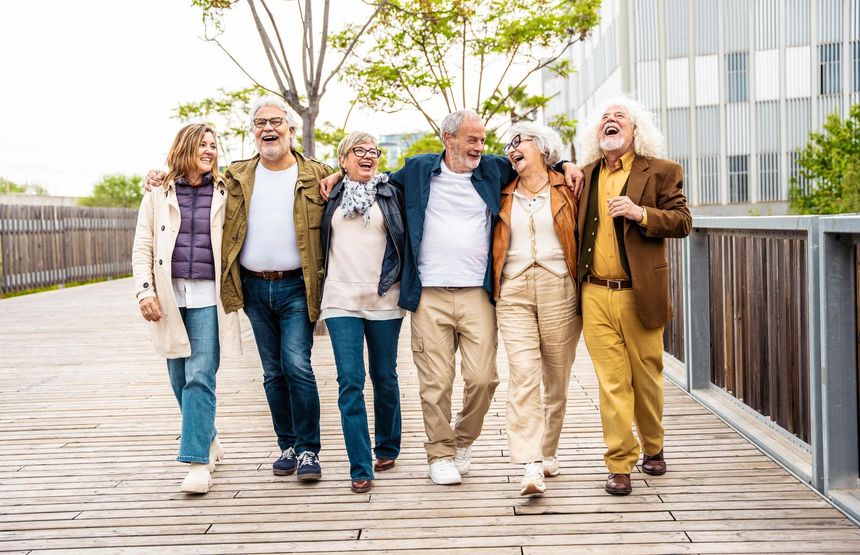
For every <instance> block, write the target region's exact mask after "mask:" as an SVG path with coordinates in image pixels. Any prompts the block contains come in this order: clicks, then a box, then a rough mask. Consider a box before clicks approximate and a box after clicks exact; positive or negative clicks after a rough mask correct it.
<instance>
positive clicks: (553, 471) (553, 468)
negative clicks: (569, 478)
mask: <svg viewBox="0 0 860 555" xmlns="http://www.w3.org/2000/svg"><path fill="white" fill-rule="evenodd" d="M559 474H561V465H560V464H559V462H558V457H550V458H548V459H544V460H543V475H544V476H546V477H547V478H555V477H556V476H558V475H559Z"/></svg>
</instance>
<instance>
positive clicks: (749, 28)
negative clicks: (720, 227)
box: [543, 0, 860, 214]
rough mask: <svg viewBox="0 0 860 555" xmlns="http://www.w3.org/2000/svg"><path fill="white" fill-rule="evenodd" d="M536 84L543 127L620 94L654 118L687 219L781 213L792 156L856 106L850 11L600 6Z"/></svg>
mask: <svg viewBox="0 0 860 555" xmlns="http://www.w3.org/2000/svg"><path fill="white" fill-rule="evenodd" d="M600 11H601V23H600V25H599V26H598V27H596V28H595V29H594V30H593V31H592V34H591V36H590V37H589V38H588V40H586V41H585V42H583V43H577V44H575V45H574V46H573V47H572V48H571V51H570V53H569V54H570V59H571V62H572V63H573V66H574V67H575V68H576V69H577V72H576V73H574V74H573V75H571V76H570V77H569V78H559V77H556V76H554V75H551V74H550V73H548V72H547V73H544V75H543V86H544V94H547V95H555V96H554V98H553V100H552V102H551V104H550V106H549V108H548V109H547V113H546V116H547V118H550V117H552V116H553V115H555V114H558V113H562V112H566V113H567V114H568V115H569V116H570V117H573V118H576V119H578V120H579V121H580V122H582V121H584V120H585V116H586V114H587V113H589V110H590V109H593V108H594V107H595V105H596V104H599V103H600V102H601V101H602V100H604V99H607V98H609V97H612V96H615V95H618V94H620V93H630V94H632V95H633V96H635V97H636V98H638V99H639V100H640V101H641V102H643V103H644V104H646V105H647V106H649V107H650V108H652V109H654V110H655V111H656V113H657V117H658V120H659V122H660V126H661V127H662V129H663V133H664V134H665V136H666V141H667V157H668V158H671V159H673V160H676V161H678V162H679V163H680V164H681V165H683V166H684V169H685V173H686V183H685V188H686V191H687V195H688V197H689V200H690V202H691V204H692V205H693V206H698V207H699V209H698V210H697V213H703V212H704V213H711V214H719V213H735V214H746V213H747V212H748V211H749V210H750V209H751V208H754V209H756V212H759V213H761V214H769V213H782V212H784V211H785V210H786V201H787V199H788V183H789V179H788V177H789V176H792V175H797V164H796V158H797V154H796V153H795V151H796V149H797V148H799V147H801V146H803V145H804V144H806V142H807V140H808V137H809V131H811V130H817V129H820V128H821V125H822V124H823V123H824V121H825V118H826V117H827V114H829V113H831V112H834V111H836V112H838V113H839V114H840V115H841V116H843V117H844V116H845V115H846V114H847V113H848V109H849V107H850V106H851V105H852V104H855V103H858V102H860V0H605V1H604V2H603V6H602V7H601V10H600Z"/></svg>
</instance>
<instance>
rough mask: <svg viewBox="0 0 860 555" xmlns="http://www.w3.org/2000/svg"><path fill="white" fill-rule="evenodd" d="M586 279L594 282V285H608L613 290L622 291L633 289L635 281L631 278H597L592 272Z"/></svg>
mask: <svg viewBox="0 0 860 555" xmlns="http://www.w3.org/2000/svg"><path fill="white" fill-rule="evenodd" d="M585 281H587V282H588V283H593V284H594V285H601V286H603V287H608V288H609V289H612V290H613V291H621V290H622V289H632V288H633V282H632V281H630V280H629V279H600V278H596V277H594V276H593V275H591V274H588V275H587V276H585Z"/></svg>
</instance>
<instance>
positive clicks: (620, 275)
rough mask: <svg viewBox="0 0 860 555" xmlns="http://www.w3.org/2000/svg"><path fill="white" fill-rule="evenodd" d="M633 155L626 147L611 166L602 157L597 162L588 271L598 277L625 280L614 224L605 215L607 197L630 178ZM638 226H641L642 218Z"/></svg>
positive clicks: (612, 195) (607, 204)
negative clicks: (589, 267)
mask: <svg viewBox="0 0 860 555" xmlns="http://www.w3.org/2000/svg"><path fill="white" fill-rule="evenodd" d="M635 157H636V154H635V153H634V151H633V149H630V150H629V151H627V152H625V153H624V154H623V155H622V156H621V160H619V161H618V164H617V165H616V167H615V168H612V169H610V168H609V165H608V164H607V163H606V159H604V160H603V162H602V163H601V164H600V174H599V175H598V178H597V232H596V233H597V235H596V236H595V238H594V239H595V240H594V257H593V259H592V262H591V273H592V274H593V275H594V276H595V277H598V278H601V279H628V275H627V272H625V271H624V267H623V266H622V265H621V255H620V253H619V251H618V241H617V240H616V239H615V225H614V224H613V221H612V217H611V216H610V215H609V199H611V198H614V197H617V196H619V195H621V190H622V189H624V185H625V184H626V183H627V178H628V177H630V169H631V168H632V167H633V159H634V158H635ZM642 225H645V221H644V220H643V221H642Z"/></svg>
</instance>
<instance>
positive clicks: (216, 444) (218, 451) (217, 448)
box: [206, 436, 224, 473]
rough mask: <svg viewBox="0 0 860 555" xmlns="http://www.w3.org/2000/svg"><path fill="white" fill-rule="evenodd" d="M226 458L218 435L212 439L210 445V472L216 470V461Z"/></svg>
mask: <svg viewBox="0 0 860 555" xmlns="http://www.w3.org/2000/svg"><path fill="white" fill-rule="evenodd" d="M223 458H224V449H223V448H222V447H221V442H220V441H218V436H215V437H214V438H213V439H212V444H211V445H209V464H208V465H206V466H208V467H209V472H210V473H212V472H215V463H216V462H221V460H222V459H223Z"/></svg>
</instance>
